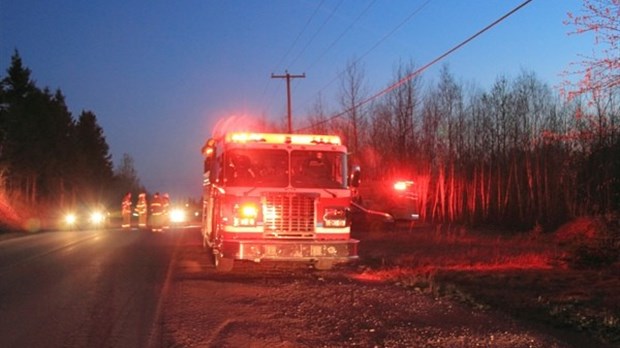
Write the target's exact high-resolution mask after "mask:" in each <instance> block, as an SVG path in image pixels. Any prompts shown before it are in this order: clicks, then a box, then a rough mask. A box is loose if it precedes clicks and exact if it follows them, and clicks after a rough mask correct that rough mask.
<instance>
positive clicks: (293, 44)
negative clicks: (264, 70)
mask: <svg viewBox="0 0 620 348" xmlns="http://www.w3.org/2000/svg"><path fill="white" fill-rule="evenodd" d="M323 3H325V0H322V1H321V2H319V4H318V5H317V6H316V8H315V9H314V12H312V15H310V17H309V18H308V20H307V21H306V23H305V24H304V26H303V28H301V30H300V31H299V33H298V34H297V37H296V38H295V40H293V43H292V44H291V45H290V46H289V48H288V50H287V51H286V53H284V55H282V58H280V60H279V61H278V63H277V64H276V65H275V67H274V68H273V69H272V71H273V70H278V67H279V66H280V65H281V64H282V63H283V62H284V60H285V59H286V57H288V55H289V54H290V53H291V51H292V50H293V47H295V45H296V44H297V42H298V41H299V38H300V37H301V36H302V34H303V33H304V32H305V31H306V29H307V28H308V26H309V25H310V23H311V22H312V20H313V19H314V17H315V16H316V14H317V13H318V12H319V10H320V9H321V7H323ZM268 87H269V82H266V83H265V87H264V88H263V95H262V97H261V100H265V96H266V94H267V89H268ZM274 97H275V90H274V92H273V94H272V96H271V98H270V100H272V99H273V98H274ZM268 104H270V103H268Z"/></svg>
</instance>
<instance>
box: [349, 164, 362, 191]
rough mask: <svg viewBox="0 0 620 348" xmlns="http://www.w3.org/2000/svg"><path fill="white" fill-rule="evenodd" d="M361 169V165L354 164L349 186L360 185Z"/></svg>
mask: <svg viewBox="0 0 620 348" xmlns="http://www.w3.org/2000/svg"><path fill="white" fill-rule="evenodd" d="M360 175H361V169H360V166H353V168H352V170H351V176H350V177H349V186H352V187H359V186H360V182H361V178H360Z"/></svg>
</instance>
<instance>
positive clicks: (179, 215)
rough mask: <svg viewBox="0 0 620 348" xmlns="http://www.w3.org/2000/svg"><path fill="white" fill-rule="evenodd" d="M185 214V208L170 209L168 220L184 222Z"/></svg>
mask: <svg viewBox="0 0 620 348" xmlns="http://www.w3.org/2000/svg"><path fill="white" fill-rule="evenodd" d="M185 220H186V215H185V210H183V209H172V210H171V211H170V222H172V223H182V222H185Z"/></svg>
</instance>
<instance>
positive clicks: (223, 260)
mask: <svg viewBox="0 0 620 348" xmlns="http://www.w3.org/2000/svg"><path fill="white" fill-rule="evenodd" d="M213 256H214V257H213V262H214V263H215V270H216V271H218V272H230V271H232V269H233V266H234V264H235V259H231V258H229V257H223V256H221V255H219V254H217V255H213Z"/></svg>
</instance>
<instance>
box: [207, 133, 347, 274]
mask: <svg viewBox="0 0 620 348" xmlns="http://www.w3.org/2000/svg"><path fill="white" fill-rule="evenodd" d="M202 154H203V156H204V172H203V221H202V222H203V223H202V236H203V246H204V247H205V248H207V249H208V250H210V251H212V252H213V255H214V263H215V266H216V269H218V270H221V271H228V270H231V269H232V267H233V264H234V261H235V260H250V261H255V262H260V261H261V260H283V261H306V262H310V263H312V264H313V265H314V267H315V268H316V269H330V268H331V267H332V266H333V265H334V264H336V263H341V262H347V261H351V260H355V259H357V258H358V255H357V246H358V242H359V241H358V240H355V239H351V237H350V225H351V224H350V213H349V207H350V204H351V189H350V188H351V187H357V186H358V185H359V167H356V168H355V169H353V170H351V171H349V168H348V164H347V149H346V147H345V146H344V145H342V143H341V141H340V138H339V137H338V136H333V135H311V134H275V133H241V132H230V133H226V134H225V135H223V136H221V137H217V138H212V139H209V140H208V141H207V142H206V144H205V145H204V146H203V148H202ZM350 172H351V173H350Z"/></svg>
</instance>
